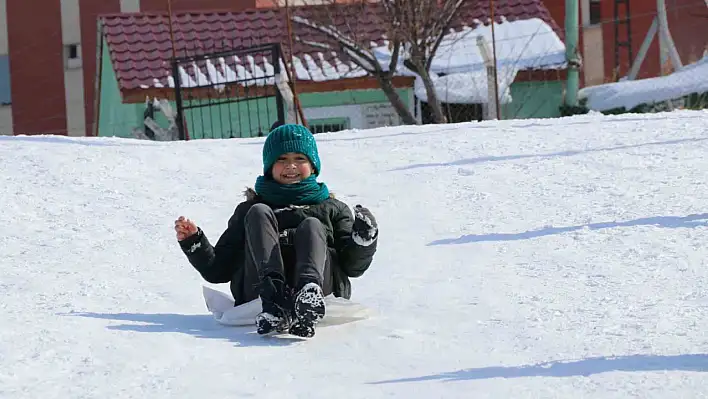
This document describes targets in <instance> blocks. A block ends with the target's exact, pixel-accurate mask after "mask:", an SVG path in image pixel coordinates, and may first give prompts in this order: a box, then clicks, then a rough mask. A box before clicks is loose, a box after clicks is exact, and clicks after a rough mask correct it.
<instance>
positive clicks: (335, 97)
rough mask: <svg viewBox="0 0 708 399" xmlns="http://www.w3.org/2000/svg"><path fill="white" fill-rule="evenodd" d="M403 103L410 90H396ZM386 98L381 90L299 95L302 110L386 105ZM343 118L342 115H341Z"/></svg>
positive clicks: (405, 101) (406, 101)
mask: <svg viewBox="0 0 708 399" xmlns="http://www.w3.org/2000/svg"><path fill="white" fill-rule="evenodd" d="M396 92H397V93H398V95H399V96H400V97H401V100H403V102H404V103H406V104H408V96H409V95H410V93H412V92H413V90H412V89H410V88H404V89H396ZM387 102H388V98H387V97H386V94H384V92H383V90H381V89H365V90H347V91H330V92H327V93H303V94H300V103H301V104H302V107H303V108H314V107H333V106H338V105H358V104H371V103H387ZM342 116H343V115H342Z"/></svg>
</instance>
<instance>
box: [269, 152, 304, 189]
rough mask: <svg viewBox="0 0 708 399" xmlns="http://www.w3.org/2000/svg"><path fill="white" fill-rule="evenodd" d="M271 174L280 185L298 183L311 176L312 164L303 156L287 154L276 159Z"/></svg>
mask: <svg viewBox="0 0 708 399" xmlns="http://www.w3.org/2000/svg"><path fill="white" fill-rule="evenodd" d="M271 173H272V174H273V179H274V180H275V181H277V182H278V183H280V184H293V183H298V182H300V181H302V180H305V179H307V178H308V177H310V175H312V164H311V163H310V160H309V159H308V158H307V156H305V155H304V154H300V153H298V152H288V153H286V154H283V155H281V156H279V157H278V160H276V161H275V163H274V164H273V168H272V169H271Z"/></svg>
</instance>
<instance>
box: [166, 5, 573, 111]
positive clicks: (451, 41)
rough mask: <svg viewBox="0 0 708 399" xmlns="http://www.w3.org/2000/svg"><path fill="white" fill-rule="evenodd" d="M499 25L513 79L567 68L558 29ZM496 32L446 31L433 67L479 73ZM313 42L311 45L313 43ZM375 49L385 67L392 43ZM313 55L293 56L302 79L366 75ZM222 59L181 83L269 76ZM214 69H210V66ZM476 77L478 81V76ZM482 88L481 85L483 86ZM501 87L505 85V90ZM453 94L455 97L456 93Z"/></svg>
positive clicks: (402, 71) (501, 51) (532, 23)
mask: <svg viewBox="0 0 708 399" xmlns="http://www.w3.org/2000/svg"><path fill="white" fill-rule="evenodd" d="M301 20H302V19H301ZM494 29H495V37H496V44H497V46H496V47H497V49H496V55H497V65H498V67H499V68H500V69H501V68H504V69H505V71H507V72H508V74H509V75H510V76H512V82H513V77H515V76H516V72H518V71H519V70H525V69H559V68H564V67H565V65H566V62H565V45H564V44H563V42H561V40H560V38H559V37H558V35H556V33H555V32H554V31H553V29H551V27H550V26H549V25H548V24H547V23H546V22H544V21H543V20H541V19H538V18H533V19H529V20H518V21H504V22H503V23H501V24H499V23H495V28H494ZM491 31H492V30H491V26H485V25H481V24H480V25H478V26H477V27H476V28H474V29H473V28H470V27H464V28H462V30H461V31H453V32H451V33H450V34H448V35H446V36H445V37H444V39H443V41H442V43H441V45H440V47H439V48H438V51H437V53H436V55H435V58H434V59H433V62H432V65H431V71H432V72H433V73H436V74H441V73H444V74H453V73H472V75H468V76H473V75H474V76H477V75H479V72H480V71H485V65H484V59H483V58H482V54H481V53H480V50H479V47H478V46H477V37H478V36H480V35H481V36H483V37H484V38H485V39H486V40H487V43H490V48H491V43H492V33H491ZM310 44H311V45H312V43H310ZM320 47H322V48H323V49H326V45H324V44H321V45H320ZM372 53H373V54H374V56H375V57H376V58H377V59H378V61H379V62H380V63H381V64H382V66H386V65H388V62H389V60H390V58H391V52H390V50H389V48H388V43H387V42H384V45H383V46H376V47H373V48H372ZM314 54H315V55H316V56H317V57H318V60H317V62H316V61H315V59H314V58H313V56H312V54H303V55H301V56H299V57H298V56H294V57H293V63H294V65H295V72H296V74H297V78H298V79H301V80H312V81H326V80H335V79H342V78H350V77H359V76H366V71H364V70H363V69H362V68H360V67H358V66H357V65H356V64H354V63H353V62H351V61H350V62H349V63H345V62H343V61H342V60H341V59H340V58H339V57H337V54H336V53H334V54H333V61H334V62H335V65H332V64H331V63H329V62H327V60H326V58H325V56H324V53H322V52H318V53H314ZM349 56H350V57H351V56H352V55H351V54H350V55H349ZM303 59H304V62H303ZM236 62H237V63H240V62H241V61H240V60H236ZM261 62H262V63H263V66H264V67H265V69H267V70H270V71H271V73H272V70H273V69H272V68H273V67H272V65H270V63H269V62H268V60H267V59H263V60H261ZM219 64H220V65H221V67H222V69H223V70H225V71H226V73H225V74H218V80H216V79H214V76H215V75H213V74H210V76H207V75H204V74H201V75H199V74H198V75H197V76H201V77H202V79H198V80H194V79H190V78H189V75H188V74H187V73H186V72H185V71H184V70H183V69H180V73H181V75H182V84H183V85H184V86H185V87H194V86H202V85H206V84H208V83H210V82H214V83H225V82H233V81H236V80H238V81H242V80H244V79H251V78H252V77H256V78H258V77H259V76H258V75H260V77H263V76H264V75H263V74H262V72H260V68H259V67H258V65H256V64H254V63H253V60H252V59H249V64H250V66H251V69H253V68H255V70H257V71H259V72H260V73H255V74H253V73H250V72H249V70H248V69H246V68H244V67H237V68H236V70H235V71H234V70H232V68H231V67H230V66H229V63H228V62H225V61H224V60H223V58H222V59H220V60H219ZM231 64H233V63H231ZM236 65H240V64H236ZM194 67H195V70H199V68H197V67H196V65H195V66H194ZM284 68H285V65H284V64H283V62H282V61H281V70H282V69H284ZM209 70H210V71H211V69H209ZM396 73H397V74H398V75H404V76H416V74H415V73H414V72H412V71H410V70H409V69H408V68H406V67H405V66H403V61H401V62H400V63H399V66H398V69H397V71H396ZM254 75H255V76H254ZM480 76H481V75H480ZM480 76H477V78H480ZM477 78H475V79H473V80H474V81H477V80H479V79H477ZM480 79H481V78H480ZM168 80H169V85H170V87H174V79H172V77H171V76H170V77H169V78H168ZM482 80H485V83H484V86H485V87H486V77H485V78H484V79H482ZM480 81H481V80H480ZM509 83H510V82H509ZM251 84H256V85H264V84H268V85H270V84H273V83H272V78H271V79H266V78H263V79H256V80H253V81H251ZM479 87H481V85H480V86H479ZM485 90H486V89H485ZM501 92H502V91H501V90H500V93H501ZM451 96H453V97H454V96H455V95H451ZM477 97H478V96H477V95H476V94H475V95H474V96H473V98H475V99H476V98H477ZM485 98H486V95H485ZM470 101H471V100H470ZM474 102H479V101H474Z"/></svg>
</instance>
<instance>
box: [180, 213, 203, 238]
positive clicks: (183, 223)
mask: <svg viewBox="0 0 708 399" xmlns="http://www.w3.org/2000/svg"><path fill="white" fill-rule="evenodd" d="M175 231H176V232H177V240H178V241H182V240H184V239H186V238H189V237H191V236H193V235H194V234H196V233H197V231H198V229H197V225H196V224H194V222H192V221H191V220H189V219H185V217H184V216H180V217H179V218H178V219H177V220H175Z"/></svg>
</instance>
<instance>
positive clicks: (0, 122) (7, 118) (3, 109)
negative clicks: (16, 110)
mask: <svg viewBox="0 0 708 399" xmlns="http://www.w3.org/2000/svg"><path fill="white" fill-rule="evenodd" d="M0 136H12V107H11V106H9V105H0Z"/></svg>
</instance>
